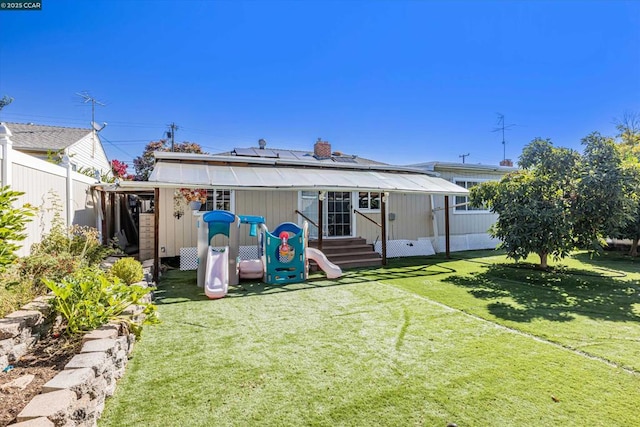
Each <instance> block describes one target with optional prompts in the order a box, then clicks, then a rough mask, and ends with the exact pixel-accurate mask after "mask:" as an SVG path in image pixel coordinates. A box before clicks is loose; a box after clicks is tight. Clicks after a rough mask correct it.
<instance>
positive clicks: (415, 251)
mask: <svg viewBox="0 0 640 427" xmlns="http://www.w3.org/2000/svg"><path fill="white" fill-rule="evenodd" d="M375 250H376V252H378V253H379V254H382V242H376V244H375ZM433 254H435V251H434V250H433V246H432V245H431V240H429V239H420V240H387V258H399V257H403V256H421V255H433Z"/></svg>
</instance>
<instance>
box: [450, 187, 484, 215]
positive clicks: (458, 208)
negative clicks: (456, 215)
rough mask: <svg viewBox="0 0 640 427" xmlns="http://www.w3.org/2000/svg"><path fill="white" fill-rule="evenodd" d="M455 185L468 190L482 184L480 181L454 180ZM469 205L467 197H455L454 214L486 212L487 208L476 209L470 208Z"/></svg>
mask: <svg viewBox="0 0 640 427" xmlns="http://www.w3.org/2000/svg"><path fill="white" fill-rule="evenodd" d="M454 182H455V184H456V185H459V186H460V187H464V188H466V189H467V190H469V189H470V188H471V187H474V186H476V185H478V184H482V181H467V180H464V179H456V180H454ZM468 203H469V197H467V196H456V203H455V208H454V210H455V212H487V208H486V207H484V206H480V207H478V208H476V207H473V206H471V205H470V204H468Z"/></svg>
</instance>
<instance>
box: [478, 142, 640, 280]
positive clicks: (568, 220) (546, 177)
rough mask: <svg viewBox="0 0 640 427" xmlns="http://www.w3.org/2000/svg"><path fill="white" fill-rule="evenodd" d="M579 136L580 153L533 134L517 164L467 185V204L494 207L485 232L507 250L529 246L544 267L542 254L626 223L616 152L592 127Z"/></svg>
mask: <svg viewBox="0 0 640 427" xmlns="http://www.w3.org/2000/svg"><path fill="white" fill-rule="evenodd" d="M582 143H583V144H584V146H585V149H584V154H583V155H582V156H580V155H579V154H578V153H577V152H575V151H573V150H569V149H566V148H557V147H554V146H553V144H552V143H551V141H550V140H548V139H546V140H543V139H540V138H537V139H535V140H533V141H532V142H531V143H530V144H529V145H527V146H526V147H525V148H524V150H523V152H522V155H521V156H520V159H519V165H520V167H521V168H522V170H520V171H518V172H514V173H512V174H509V175H506V176H505V177H503V179H502V180H500V181H499V182H487V183H483V184H481V185H479V186H476V187H474V188H472V189H471V201H472V203H473V204H474V205H476V206H479V205H482V204H485V205H487V206H488V207H489V209H490V210H491V211H492V212H495V213H497V214H498V220H497V221H496V223H495V224H494V225H493V226H492V227H491V229H490V234H491V235H492V236H494V237H497V238H499V239H500V240H501V242H502V243H501V245H500V246H501V247H502V248H504V249H505V250H506V251H507V255H508V256H509V257H511V258H513V259H515V260H519V259H521V258H525V257H527V256H528V255H529V254H530V253H535V254H537V255H538V256H539V257H540V267H541V268H546V267H547V262H548V257H549V255H551V256H552V257H553V258H554V259H559V258H563V257H565V256H567V255H568V254H569V252H570V251H571V250H573V249H575V248H576V247H582V248H585V247H588V248H590V249H601V247H602V246H601V245H602V243H603V240H604V237H606V236H607V235H611V233H612V232H614V230H616V229H618V228H619V227H621V226H623V225H624V224H626V222H627V220H628V218H629V217H630V213H631V211H632V209H633V205H632V204H630V203H628V200H627V197H626V192H627V191H628V183H627V182H626V179H627V174H626V173H625V170H624V168H623V164H622V157H621V155H620V153H619V151H618V150H617V148H616V146H615V144H614V142H613V140H612V139H611V138H605V137H602V136H601V135H600V134H598V133H593V134H591V135H589V136H587V137H586V138H584V139H583V140H582Z"/></svg>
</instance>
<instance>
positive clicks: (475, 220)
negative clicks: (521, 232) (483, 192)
mask: <svg viewBox="0 0 640 427" xmlns="http://www.w3.org/2000/svg"><path fill="white" fill-rule="evenodd" d="M438 172H440V173H441V176H442V178H444V179H446V180H448V181H451V182H454V181H455V180H456V179H465V180H468V181H479V182H482V181H498V180H499V179H500V178H501V177H502V176H503V174H502V173H489V172H483V173H478V172H471V171H470V172H465V171H459V170H455V171H450V170H438ZM454 204H455V197H453V196H449V206H453V205H454ZM434 209H435V210H436V218H437V222H438V225H437V226H438V231H439V234H441V235H444V230H445V229H444V210H443V209H444V196H434ZM449 214H450V215H449V224H450V231H451V235H452V236H455V235H464V234H477V233H486V232H487V230H488V229H489V227H491V225H492V224H493V223H495V221H496V219H497V218H498V216H497V215H495V214H492V213H490V212H482V211H467V212H459V211H456V210H455V208H450V210H449Z"/></svg>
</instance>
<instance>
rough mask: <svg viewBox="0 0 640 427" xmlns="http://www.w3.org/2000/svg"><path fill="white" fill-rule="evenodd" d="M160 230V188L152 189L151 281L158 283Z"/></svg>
mask: <svg viewBox="0 0 640 427" xmlns="http://www.w3.org/2000/svg"><path fill="white" fill-rule="evenodd" d="M159 230H160V189H159V188H158V187H156V188H154V189H153V282H154V283H155V284H157V283H158V278H159V276H160V254H159V252H160V250H159V249H160V241H159V239H158V234H160V233H159V232H158V231H159Z"/></svg>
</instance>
